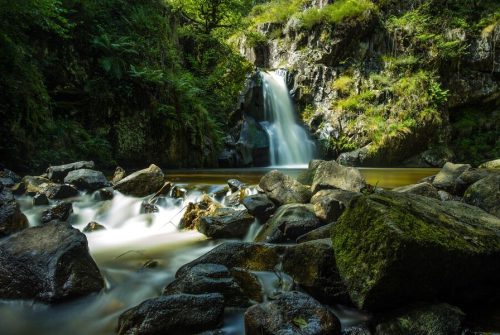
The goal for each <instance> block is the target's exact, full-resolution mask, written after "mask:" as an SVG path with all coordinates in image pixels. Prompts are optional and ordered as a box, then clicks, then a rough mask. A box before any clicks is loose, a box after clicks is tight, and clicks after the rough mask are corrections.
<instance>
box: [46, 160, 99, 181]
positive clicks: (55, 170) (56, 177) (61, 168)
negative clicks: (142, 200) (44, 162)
mask: <svg viewBox="0 0 500 335" xmlns="http://www.w3.org/2000/svg"><path fill="white" fill-rule="evenodd" d="M93 168H94V162H93V161H88V162H86V161H81V162H74V163H70V164H64V165H57V166H50V167H49V168H48V169H47V178H48V179H50V180H51V181H54V182H56V183H62V182H63V180H64V178H66V176H67V175H68V173H69V172H70V171H74V170H80V169H93Z"/></svg>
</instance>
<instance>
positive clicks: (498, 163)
mask: <svg viewBox="0 0 500 335" xmlns="http://www.w3.org/2000/svg"><path fill="white" fill-rule="evenodd" d="M479 167H480V168H481V169H500V159H495V160H492V161H489V162H486V163H483V164H481V165H480V166H479Z"/></svg>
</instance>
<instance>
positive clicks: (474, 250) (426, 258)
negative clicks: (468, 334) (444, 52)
mask: <svg viewBox="0 0 500 335" xmlns="http://www.w3.org/2000/svg"><path fill="white" fill-rule="evenodd" d="M332 241H333V249H334V251H335V257H336V262H337V267H338V269H339V273H340V276H341V277H342V279H343V280H344V282H345V283H346V285H347V288H348V292H349V295H350V296H351V299H352V301H353V302H354V303H355V304H356V306H357V307H359V308H360V309H368V310H379V309H387V308H393V307H395V306H397V305H399V304H403V303H408V302H410V301H415V300H426V299H433V298H435V297H437V296H439V297H445V298H449V299H452V300H454V301H462V302H463V303H469V302H470V303H473V302H474V300H475V299H478V300H481V299H484V300H482V303H486V299H492V300H494V299H496V298H498V297H496V294H495V292H497V293H498V290H497V289H496V287H497V285H498V280H499V279H500V262H498V259H499V258H498V257H500V220H499V219H498V218H496V217H494V216H492V215H490V214H488V213H486V212H484V211H482V210H480V209H478V208H476V207H473V206H470V205H467V204H463V203H460V202H455V201H449V202H446V203H442V202H439V201H435V200H434V199H431V198H427V197H423V196H419V195H413V194H401V193H397V192H390V191H377V192H376V193H373V194H371V195H366V196H359V197H357V198H355V199H353V200H352V202H351V204H350V206H349V207H348V208H347V210H346V211H345V212H344V214H343V215H342V216H341V217H340V219H339V220H338V221H337V224H335V225H334V226H333V228H332ZM491 285H493V288H492V286H491ZM473 289H474V292H472V291H473Z"/></svg>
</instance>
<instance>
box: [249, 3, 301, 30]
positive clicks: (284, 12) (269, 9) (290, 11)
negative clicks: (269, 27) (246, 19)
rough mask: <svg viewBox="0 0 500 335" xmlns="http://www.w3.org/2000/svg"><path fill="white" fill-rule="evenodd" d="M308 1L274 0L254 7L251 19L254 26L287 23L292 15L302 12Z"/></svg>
mask: <svg viewBox="0 0 500 335" xmlns="http://www.w3.org/2000/svg"><path fill="white" fill-rule="evenodd" d="M306 3H307V0H272V1H270V2H268V3H265V4H261V5H257V6H254V7H253V9H252V11H251V13H250V18H251V19H252V21H253V23H254V24H262V23H285V22H286V21H288V19H290V18H291V17H292V15H294V14H296V13H298V12H301V11H302V10H303V9H304V6H305V5H306Z"/></svg>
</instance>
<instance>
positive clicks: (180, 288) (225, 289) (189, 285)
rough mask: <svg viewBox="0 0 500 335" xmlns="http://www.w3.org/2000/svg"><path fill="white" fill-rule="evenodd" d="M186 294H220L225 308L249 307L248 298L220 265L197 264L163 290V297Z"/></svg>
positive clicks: (225, 268) (227, 271)
mask: <svg viewBox="0 0 500 335" xmlns="http://www.w3.org/2000/svg"><path fill="white" fill-rule="evenodd" d="M176 293H187V294H204V293H220V294H222V295H223V296H224V301H225V303H226V305H227V306H237V307H244V306H250V305H251V303H250V300H249V296H248V295H247V294H246V292H244V291H243V289H242V288H241V287H240V285H239V284H238V282H237V281H236V280H235V279H234V278H233V277H232V275H231V273H229V270H228V269H227V267H225V266H224V265H220V264H209V263H207V264H198V265H195V266H193V267H192V268H191V269H189V270H188V271H186V272H184V275H183V276H182V277H178V278H176V279H175V280H174V281H173V282H171V283H170V284H168V285H167V287H165V289H164V290H163V295H169V294H176Z"/></svg>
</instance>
